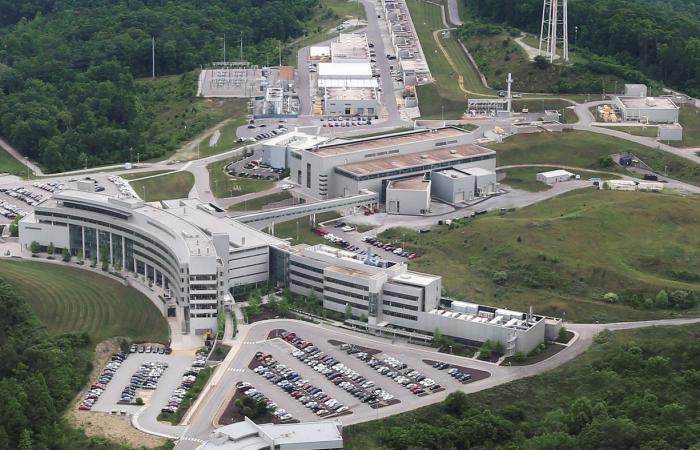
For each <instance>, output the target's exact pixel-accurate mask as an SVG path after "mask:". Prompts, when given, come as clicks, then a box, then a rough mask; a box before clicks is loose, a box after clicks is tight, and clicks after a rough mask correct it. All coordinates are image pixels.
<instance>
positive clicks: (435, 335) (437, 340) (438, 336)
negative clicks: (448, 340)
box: [433, 327, 445, 346]
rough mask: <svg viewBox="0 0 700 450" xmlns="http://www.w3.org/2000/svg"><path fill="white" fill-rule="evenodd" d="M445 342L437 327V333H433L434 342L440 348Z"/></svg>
mask: <svg viewBox="0 0 700 450" xmlns="http://www.w3.org/2000/svg"><path fill="white" fill-rule="evenodd" d="M444 341H445V337H444V336H443V335H442V332H441V331H440V328H438V327H435V331H433V342H435V343H436V344H437V345H438V346H441V345H442V344H443V343H444Z"/></svg>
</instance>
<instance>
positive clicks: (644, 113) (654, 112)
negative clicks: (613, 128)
mask: <svg viewBox="0 0 700 450" xmlns="http://www.w3.org/2000/svg"><path fill="white" fill-rule="evenodd" d="M613 107H614V108H615V109H616V110H617V111H618V112H619V114H618V115H619V117H620V118H621V119H622V121H623V122H643V123H677V122H678V112H679V109H680V108H679V107H678V106H677V105H676V104H675V103H673V100H671V99H670V98H668V97H615V98H613Z"/></svg>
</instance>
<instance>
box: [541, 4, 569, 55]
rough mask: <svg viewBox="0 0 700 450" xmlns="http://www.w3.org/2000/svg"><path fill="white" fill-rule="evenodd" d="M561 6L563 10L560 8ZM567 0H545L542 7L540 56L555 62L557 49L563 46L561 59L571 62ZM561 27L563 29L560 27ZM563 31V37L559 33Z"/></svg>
mask: <svg viewBox="0 0 700 450" xmlns="http://www.w3.org/2000/svg"><path fill="white" fill-rule="evenodd" d="M560 6H561V8H560ZM568 16H569V14H568V5H567V0H544V3H543V5H542V25H541V26H540V49H539V54H540V56H544V57H545V58H548V59H549V62H553V61H554V58H556V55H557V47H558V46H559V43H560V42H561V44H562V54H561V57H562V59H563V60H564V61H567V62H568V61H569V39H568V36H569V18H568ZM560 26H561V27H560ZM560 29H561V36H558V32H559V30H560Z"/></svg>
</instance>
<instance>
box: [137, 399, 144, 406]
mask: <svg viewBox="0 0 700 450" xmlns="http://www.w3.org/2000/svg"><path fill="white" fill-rule="evenodd" d="M136 404H137V405H143V399H142V398H141V397H136Z"/></svg>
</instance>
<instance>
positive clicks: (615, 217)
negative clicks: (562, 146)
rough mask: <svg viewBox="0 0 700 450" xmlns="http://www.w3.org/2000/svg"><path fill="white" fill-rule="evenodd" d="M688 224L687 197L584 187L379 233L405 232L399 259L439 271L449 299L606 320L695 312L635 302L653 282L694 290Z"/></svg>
mask: <svg viewBox="0 0 700 450" xmlns="http://www.w3.org/2000/svg"><path fill="white" fill-rule="evenodd" d="M698 223H700V199H699V198H697V197H682V196H679V195H675V194H671V193H664V194H647V193H636V192H610V191H598V190H592V189H587V190H585V191H575V192H571V193H568V194H565V195H562V196H559V197H557V198H554V199H550V200H547V201H544V202H542V203H538V204H537V205H533V206H530V207H527V208H523V209H519V210H517V211H515V212H509V213H505V214H502V215H496V214H487V215H485V216H480V217H479V218H477V219H472V220H469V219H463V221H460V223H459V224H458V225H456V226H455V225H454V222H453V226H452V228H453V229H449V227H447V226H441V227H434V228H433V232H431V233H427V234H420V233H417V232H416V231H413V230H407V229H402V228H397V229H391V230H388V231H386V232H384V233H383V235H382V237H383V238H384V239H386V240H387V241H388V240H391V239H405V240H404V242H406V245H405V246H406V247H409V248H410V249H411V250H412V251H415V252H416V253H417V254H418V255H420V256H419V257H418V258H416V259H415V260H413V261H411V262H410V263H409V266H410V267H411V268H412V269H413V270H417V271H419V272H426V273H434V274H439V275H442V276H443V287H444V288H445V290H446V293H447V294H448V295H450V296H452V297H455V298H460V299H469V300H470V301H475V302H482V303H485V304H497V305H499V306H503V307H508V308H513V309H515V310H523V311H525V310H527V309H528V308H529V306H530V305H532V306H533V307H534V310H535V311H536V312H537V313H540V314H549V315H554V316H559V317H560V316H561V315H562V313H563V312H566V318H567V320H569V319H570V320H573V321H579V322H587V321H595V320H598V321H600V322H609V321H627V320H645V319H651V318H655V317H671V316H675V315H678V314H688V313H690V314H697V313H698V312H700V309H698V308H696V309H694V310H691V311H689V312H688V311H686V312H683V311H672V310H649V309H644V308H643V307H641V306H636V305H637V303H635V302H637V301H642V302H643V301H644V298H647V297H652V298H653V297H654V296H655V295H656V293H657V292H658V291H659V290H660V289H662V288H663V289H667V290H668V289H671V290H673V289H686V290H692V291H695V292H697V291H699V290H700V277H698V276H697V273H700V235H698V234H697V233H695V232H693V230H694V229H695V228H697V224H698ZM404 235H405V238H404ZM501 270H503V271H506V272H507V274H508V281H507V282H506V283H505V284H504V285H497V284H495V283H494V282H493V281H492V276H493V274H494V272H496V271H501ZM606 292H615V293H617V294H618V295H619V296H620V300H619V302H618V303H603V302H602V300H601V298H602V295H603V294H605V293H606ZM635 296H636V297H635ZM635 298H636V300H635Z"/></svg>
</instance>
